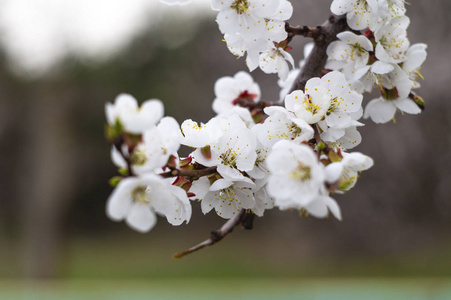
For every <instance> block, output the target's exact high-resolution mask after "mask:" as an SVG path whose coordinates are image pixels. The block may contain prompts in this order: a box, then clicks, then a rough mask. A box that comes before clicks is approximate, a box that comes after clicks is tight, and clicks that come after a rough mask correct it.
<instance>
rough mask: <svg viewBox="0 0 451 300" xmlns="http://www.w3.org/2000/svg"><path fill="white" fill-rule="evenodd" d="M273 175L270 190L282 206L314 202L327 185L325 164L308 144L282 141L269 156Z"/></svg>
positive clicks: (270, 180)
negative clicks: (325, 181) (323, 164)
mask: <svg viewBox="0 0 451 300" xmlns="http://www.w3.org/2000/svg"><path fill="white" fill-rule="evenodd" d="M267 164H268V169H269V171H270V172H271V176H270V177H269V180H268V192H269V194H270V195H271V196H273V197H274V198H275V199H276V206H278V207H280V208H281V209H289V208H297V209H301V208H302V207H304V206H306V205H308V204H309V203H311V202H312V201H313V200H314V199H315V198H316V197H317V196H318V194H319V191H320V188H321V187H322V186H323V185H324V178H325V177H324V167H323V166H322V164H320V163H319V162H318V159H317V158H316V155H315V153H314V152H313V150H312V149H311V148H310V147H308V146H306V145H298V144H295V143H293V142H289V141H280V142H278V143H277V144H275V145H274V146H273V148H272V152H271V154H270V155H269V157H268V158H267Z"/></svg>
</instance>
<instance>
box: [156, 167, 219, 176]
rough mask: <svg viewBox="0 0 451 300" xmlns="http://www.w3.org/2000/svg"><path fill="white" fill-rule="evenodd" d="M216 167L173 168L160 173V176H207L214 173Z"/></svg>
mask: <svg viewBox="0 0 451 300" xmlns="http://www.w3.org/2000/svg"><path fill="white" fill-rule="evenodd" d="M216 172H217V171H216V167H209V168H205V169H198V170H191V169H173V170H171V171H169V172H166V173H163V174H160V176H162V177H164V178H170V177H178V176H185V177H202V176H207V175H211V174H214V173H216Z"/></svg>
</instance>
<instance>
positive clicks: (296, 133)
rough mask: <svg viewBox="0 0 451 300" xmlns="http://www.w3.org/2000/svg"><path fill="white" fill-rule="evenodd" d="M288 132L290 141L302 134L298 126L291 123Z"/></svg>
mask: <svg viewBox="0 0 451 300" xmlns="http://www.w3.org/2000/svg"><path fill="white" fill-rule="evenodd" d="M288 131H289V132H290V137H291V139H292V140H294V139H295V138H297V137H298V136H300V135H301V133H302V129H301V128H299V126H298V125H296V124H295V123H291V126H290V127H289V129H288Z"/></svg>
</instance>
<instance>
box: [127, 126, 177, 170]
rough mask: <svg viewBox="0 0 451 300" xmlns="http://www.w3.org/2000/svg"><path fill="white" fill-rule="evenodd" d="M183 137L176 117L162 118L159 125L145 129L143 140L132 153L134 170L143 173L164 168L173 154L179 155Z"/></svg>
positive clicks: (131, 158)
mask: <svg viewBox="0 0 451 300" xmlns="http://www.w3.org/2000/svg"><path fill="white" fill-rule="evenodd" d="M182 138H183V137H182V133H181V131H180V126H179V124H178V123H177V121H176V120H175V119H174V118H172V117H165V118H163V119H161V121H160V122H159V124H158V126H157V127H153V128H151V129H148V130H146V131H144V133H143V137H142V142H141V143H139V144H138V145H137V146H136V147H135V149H134V150H133V152H132V153H131V155H130V161H131V163H132V167H133V171H134V172H135V173H137V174H143V173H146V172H153V171H155V170H156V169H158V168H163V167H164V166H165V165H166V163H167V162H168V159H169V157H170V156H171V155H177V151H178V149H179V148H180V142H181V140H182Z"/></svg>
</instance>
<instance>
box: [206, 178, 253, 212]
mask: <svg viewBox="0 0 451 300" xmlns="http://www.w3.org/2000/svg"><path fill="white" fill-rule="evenodd" d="M254 187H255V185H254V184H253V183H249V182H242V181H241V182H235V183H234V182H232V181H229V180H226V179H218V180H216V181H215V182H214V183H213V184H212V185H211V186H210V188H209V191H208V193H207V194H206V195H205V196H204V197H203V199H202V201H201V207H202V212H203V213H204V214H206V213H208V212H209V211H210V210H212V209H213V208H214V209H215V211H216V213H217V214H218V216H220V217H222V218H224V219H230V218H231V217H233V216H234V215H236V214H237V213H238V212H239V211H241V210H242V209H250V208H252V207H254V206H255V198H254V195H253V188H254Z"/></svg>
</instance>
